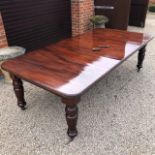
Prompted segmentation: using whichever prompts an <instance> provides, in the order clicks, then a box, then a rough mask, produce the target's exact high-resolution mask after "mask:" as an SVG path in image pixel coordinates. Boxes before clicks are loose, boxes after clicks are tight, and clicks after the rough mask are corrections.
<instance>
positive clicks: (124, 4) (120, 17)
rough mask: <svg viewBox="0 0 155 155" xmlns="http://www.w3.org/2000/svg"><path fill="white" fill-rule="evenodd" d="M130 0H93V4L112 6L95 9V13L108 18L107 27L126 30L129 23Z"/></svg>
mask: <svg viewBox="0 0 155 155" xmlns="http://www.w3.org/2000/svg"><path fill="white" fill-rule="evenodd" d="M130 3H131V0H95V6H112V7H114V9H106V8H105V9H95V14H96V15H106V16H107V17H108V18H109V20H110V21H109V23H108V24H107V27H109V28H114V29H122V30H126V29H127V27H128V23H129V13H130Z"/></svg>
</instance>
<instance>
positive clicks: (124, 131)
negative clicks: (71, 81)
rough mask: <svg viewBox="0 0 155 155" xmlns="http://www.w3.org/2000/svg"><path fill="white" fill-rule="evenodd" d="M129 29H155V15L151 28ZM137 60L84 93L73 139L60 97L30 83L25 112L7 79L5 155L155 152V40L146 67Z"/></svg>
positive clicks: (0, 90) (0, 93) (1, 104)
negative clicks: (18, 105) (70, 135)
mask: <svg viewBox="0 0 155 155" xmlns="http://www.w3.org/2000/svg"><path fill="white" fill-rule="evenodd" d="M129 30H131V31H142V32H150V33H154V34H155V14H149V15H148V19H147V23H146V27H145V29H141V28H135V27H130V28H129ZM136 64H137V55H134V56H133V57H131V58H130V59H129V60H128V61H126V62H125V63H123V64H122V65H120V66H119V67H118V68H117V69H116V70H114V71H112V72H111V73H110V74H109V75H108V76H107V77H106V78H104V79H103V80H102V81H100V82H99V83H98V84H96V86H94V87H93V88H92V89H91V90H90V91H89V92H88V93H86V94H85V95H84V96H83V97H82V101H81V103H80V104H79V120H78V130H79V135H78V137H77V138H75V140H74V141H73V142H71V143H68V137H67V135H66V130H67V125H66V121H65V117H64V108H65V107H64V105H63V104H62V103H61V101H60V99H59V98H58V97H56V96H54V95H52V94H51V93H49V92H47V91H45V90H42V89H40V88H38V87H35V86H33V85H30V84H28V83H25V94H26V100H27V103H28V109H27V110H26V111H21V110H20V109H19V108H18V107H17V106H16V98H15V96H14V93H13V91H12V86H11V85H4V83H3V81H2V80H1V81H0V155H155V40H153V41H152V42H151V43H150V44H149V45H148V47H147V55H146V59H145V63H144V69H143V70H142V72H140V73H137V72H136ZM19 67H20V66H19Z"/></svg>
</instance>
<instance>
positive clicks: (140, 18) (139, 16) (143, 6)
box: [129, 0, 149, 27]
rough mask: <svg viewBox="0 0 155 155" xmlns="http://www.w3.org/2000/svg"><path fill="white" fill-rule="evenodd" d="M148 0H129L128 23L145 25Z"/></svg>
mask: <svg viewBox="0 0 155 155" xmlns="http://www.w3.org/2000/svg"><path fill="white" fill-rule="evenodd" d="M148 3H149V0H131V9H130V18H129V25H132V26H140V27H144V26H145V20H146V14H147V9H148Z"/></svg>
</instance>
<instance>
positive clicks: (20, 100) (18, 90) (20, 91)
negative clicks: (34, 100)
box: [11, 75, 26, 110]
mask: <svg viewBox="0 0 155 155" xmlns="http://www.w3.org/2000/svg"><path fill="white" fill-rule="evenodd" d="M11 77H12V79H13V87H14V91H15V94H16V97H17V104H18V106H19V107H20V108H21V109H22V110H25V109H26V102H25V99H24V87H23V82H22V80H21V79H20V78H18V77H16V76H15V75H11Z"/></svg>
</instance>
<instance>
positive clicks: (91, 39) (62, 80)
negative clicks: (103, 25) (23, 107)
mask: <svg viewBox="0 0 155 155" xmlns="http://www.w3.org/2000/svg"><path fill="white" fill-rule="evenodd" d="M152 38H153V36H152V35H150V34H142V33H135V32H126V31H119V30H111V29H95V30H93V31H89V32H87V33H85V34H83V35H80V36H77V37H73V38H69V39H65V40H62V41H60V42H57V43H55V44H51V45H49V46H46V47H44V48H41V49H38V50H35V51H32V52H28V53H27V54H26V55H24V56H21V57H19V58H16V59H12V60H9V61H8V62H5V63H4V64H3V66H2V67H3V68H4V69H5V70H7V71H9V72H10V73H12V74H14V75H16V76H18V77H20V78H22V79H24V80H26V81H29V82H31V83H33V84H36V85H38V86H40V87H43V88H44V89H47V90H49V91H51V92H53V93H55V94H57V95H60V96H66V97H70V96H77V95H80V94H81V93H83V92H84V91H85V90H87V88H89V87H90V86H92V85H93V84H94V83H95V82H96V81H98V80H99V79H100V78H101V77H103V76H104V75H106V74H107V73H108V72H109V71H111V70H112V69H113V68H115V67H116V66H117V65H118V64H120V63H121V62H123V61H124V60H126V59H127V58H128V57H129V56H131V55H132V54H133V53H135V52H136V51H137V50H139V49H140V48H142V47H143V46H145V45H146V44H147V43H148V42H149V41H150V40H151V39H152Z"/></svg>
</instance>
